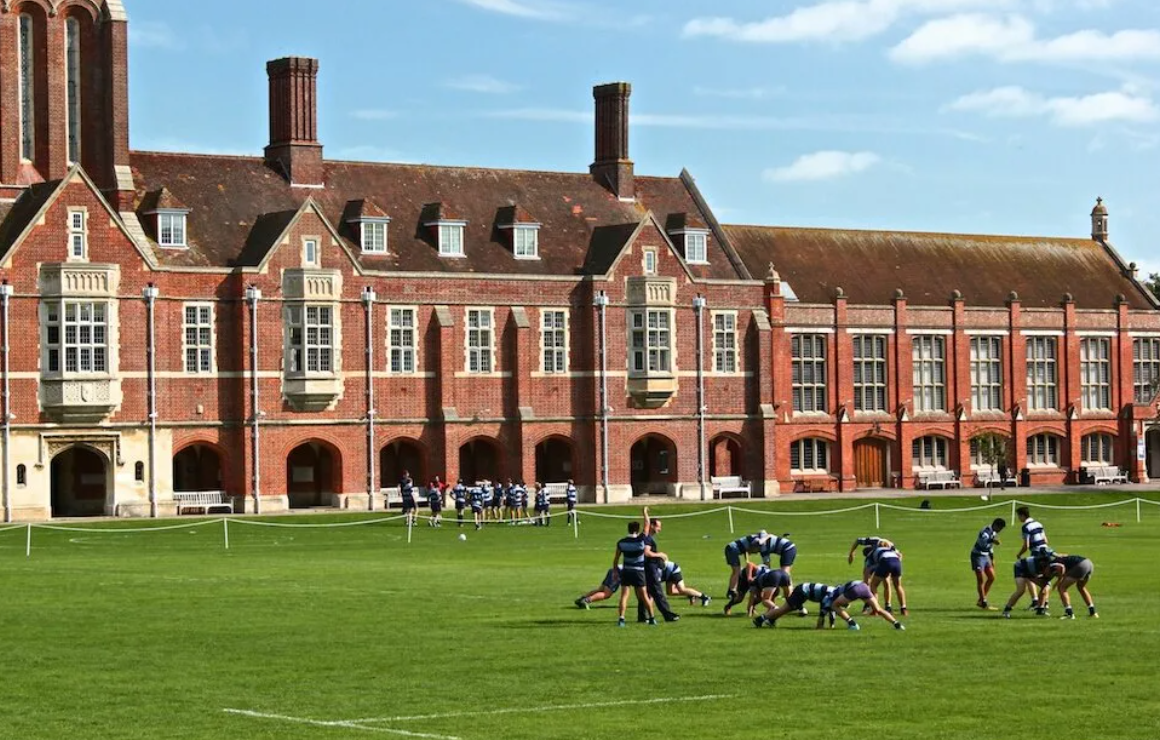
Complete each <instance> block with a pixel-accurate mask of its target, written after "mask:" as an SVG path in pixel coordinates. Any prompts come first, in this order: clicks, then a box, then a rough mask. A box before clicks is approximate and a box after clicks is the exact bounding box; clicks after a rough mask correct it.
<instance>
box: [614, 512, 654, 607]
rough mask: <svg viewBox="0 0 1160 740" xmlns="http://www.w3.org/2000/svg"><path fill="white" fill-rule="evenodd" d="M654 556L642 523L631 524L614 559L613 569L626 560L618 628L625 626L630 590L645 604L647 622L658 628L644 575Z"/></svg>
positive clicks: (621, 576)
mask: <svg viewBox="0 0 1160 740" xmlns="http://www.w3.org/2000/svg"><path fill="white" fill-rule="evenodd" d="M654 556H655V553H653V551H652V549H651V548H650V547H649V546H648V544H647V543H645V541H644V536H643V535H642V534H641V531H640V522H637V521H631V522H629V523H628V536H627V537H622V538H621V539H620V540H619V541H618V542H617V543H616V554H615V555H614V556H613V558H612V567H613V569H616V568H617V567H619V566H620V564H621V563H620V560H621V558H622V557H623V558H624V567H623V568H622V569H621V571H620V583H621V585H622V586H623V587H624V588H622V589H621V591H620V601H619V602H618V603H617V607H616V623H617V626H620V627H623V626H624V611H625V609H626V608H627V607H628V594H629V591H630V590H631V591H632V592H633V593H635V594H636V600H637V602H638V603H641V604H644V607H645V614H646V619H645V621H646V622H648V624H649V625H651V626H653V627H655V626H656V624H657V620H656V617H654V616H653V604H652V599H651V598H649V595H648V591H647V590H646V589H645V584H646V581H645V575H644V571H645V559H646V558H649V557H654Z"/></svg>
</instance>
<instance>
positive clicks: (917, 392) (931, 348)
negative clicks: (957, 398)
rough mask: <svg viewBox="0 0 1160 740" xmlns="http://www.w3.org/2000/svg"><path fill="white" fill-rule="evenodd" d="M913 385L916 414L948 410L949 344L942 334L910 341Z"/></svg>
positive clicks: (918, 336)
mask: <svg viewBox="0 0 1160 740" xmlns="http://www.w3.org/2000/svg"><path fill="white" fill-rule="evenodd" d="M910 346H911V362H912V365H911V384H912V387H913V389H914V410H915V411H916V412H937V411H946V410H947V341H946V337H945V336H942V335H940V334H916V335H914V336H913V337H912V338H911V343H910Z"/></svg>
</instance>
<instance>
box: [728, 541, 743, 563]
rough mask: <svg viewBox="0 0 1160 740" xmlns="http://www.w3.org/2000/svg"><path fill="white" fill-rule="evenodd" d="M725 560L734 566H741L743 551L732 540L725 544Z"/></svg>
mask: <svg viewBox="0 0 1160 740" xmlns="http://www.w3.org/2000/svg"><path fill="white" fill-rule="evenodd" d="M725 562H726V563H728V564H729V565H731V566H733V567H740V566H741V551H740V550H738V549H737V545H736V544H734V543H732V542H730V543H729V544H728V545H725Z"/></svg>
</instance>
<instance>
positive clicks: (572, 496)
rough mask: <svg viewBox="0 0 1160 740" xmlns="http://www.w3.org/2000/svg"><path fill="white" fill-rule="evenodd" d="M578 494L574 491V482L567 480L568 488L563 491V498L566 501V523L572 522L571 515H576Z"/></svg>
mask: <svg viewBox="0 0 1160 740" xmlns="http://www.w3.org/2000/svg"><path fill="white" fill-rule="evenodd" d="M579 498H580V495H579V494H578V493H577V491H576V482H575V481H572V480H569V481H568V490H567V491H566V492H565V493H564V499H565V500H566V501H567V503H568V524H571V523H572V519H573V517H575V516H576V501H577V500H578V499H579Z"/></svg>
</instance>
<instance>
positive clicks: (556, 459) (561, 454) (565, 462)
mask: <svg viewBox="0 0 1160 740" xmlns="http://www.w3.org/2000/svg"><path fill="white" fill-rule="evenodd" d="M575 476H576V443H575V442H573V441H572V439H571V438H570V437H566V436H564V435H562V434H552V435H549V436H547V437H544V438H543V439H541V440H540V441H539V443H537V444H536V481H538V482H540V483H566V482H568V481H569V480H572V479H574V478H575Z"/></svg>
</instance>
